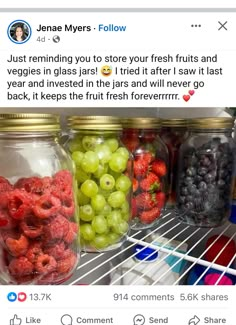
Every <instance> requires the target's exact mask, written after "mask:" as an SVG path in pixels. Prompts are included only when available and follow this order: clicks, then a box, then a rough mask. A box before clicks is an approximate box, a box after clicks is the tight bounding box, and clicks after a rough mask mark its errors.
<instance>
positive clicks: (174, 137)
mask: <svg viewBox="0 0 236 325" xmlns="http://www.w3.org/2000/svg"><path fill="white" fill-rule="evenodd" d="M161 123H162V128H161V133H160V136H161V138H162V140H163V141H164V142H165V144H166V146H167V148H168V151H169V173H168V178H169V191H168V199H167V202H166V207H167V208H168V209H173V208H174V207H175V204H176V175H177V171H178V166H177V163H178V157H179V148H180V146H181V144H182V143H183V142H184V141H185V140H186V139H187V137H188V128H187V120H186V119H163V120H162V122H161Z"/></svg>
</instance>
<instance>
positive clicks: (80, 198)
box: [77, 188, 90, 205]
mask: <svg viewBox="0 0 236 325" xmlns="http://www.w3.org/2000/svg"><path fill="white" fill-rule="evenodd" d="M77 200H78V204H79V205H85V204H88V203H89V202H90V198H89V197H88V196H86V195H84V193H83V192H82V191H81V189H80V188H78V191H77Z"/></svg>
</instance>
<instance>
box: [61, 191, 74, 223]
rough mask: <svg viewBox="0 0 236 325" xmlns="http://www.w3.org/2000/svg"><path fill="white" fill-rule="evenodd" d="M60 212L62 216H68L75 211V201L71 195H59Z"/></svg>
mask: <svg viewBox="0 0 236 325" xmlns="http://www.w3.org/2000/svg"><path fill="white" fill-rule="evenodd" d="M60 212H61V214H63V216H65V217H67V218H70V217H72V216H73V214H74V213H75V203H74V200H73V196H72V195H71V196H68V195H65V194H64V195H63V194H62V195H61V210H60Z"/></svg>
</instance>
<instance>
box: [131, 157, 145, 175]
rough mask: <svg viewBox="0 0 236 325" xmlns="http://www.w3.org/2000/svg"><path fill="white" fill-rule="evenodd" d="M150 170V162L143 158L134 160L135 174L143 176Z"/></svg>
mask: <svg viewBox="0 0 236 325" xmlns="http://www.w3.org/2000/svg"><path fill="white" fill-rule="evenodd" d="M147 172H148V163H147V162H146V161H145V160H143V159H135V160H134V176H136V177H143V176H145V174H146V173H147Z"/></svg>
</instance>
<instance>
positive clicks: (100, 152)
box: [94, 144, 112, 164]
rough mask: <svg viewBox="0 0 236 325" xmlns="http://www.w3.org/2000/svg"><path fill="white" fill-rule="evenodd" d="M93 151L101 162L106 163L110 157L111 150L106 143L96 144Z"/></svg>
mask: <svg viewBox="0 0 236 325" xmlns="http://www.w3.org/2000/svg"><path fill="white" fill-rule="evenodd" d="M94 151H95V152H96V154H97V156H98V158H99V160H100V161H101V162H102V163H103V164H106V163H108V162H109V160H110V159H111V155H112V152H111V150H110V148H109V147H108V146H107V145H106V144H98V145H97V146H96V148H95V150H94Z"/></svg>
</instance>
